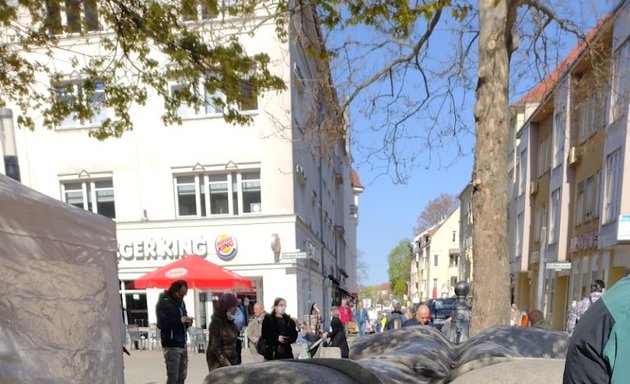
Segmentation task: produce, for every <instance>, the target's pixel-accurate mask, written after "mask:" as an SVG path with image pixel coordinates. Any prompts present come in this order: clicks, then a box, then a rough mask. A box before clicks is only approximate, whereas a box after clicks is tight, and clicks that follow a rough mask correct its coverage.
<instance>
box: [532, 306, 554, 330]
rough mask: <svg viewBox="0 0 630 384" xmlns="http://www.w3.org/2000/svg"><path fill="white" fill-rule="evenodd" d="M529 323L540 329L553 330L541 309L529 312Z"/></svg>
mask: <svg viewBox="0 0 630 384" xmlns="http://www.w3.org/2000/svg"><path fill="white" fill-rule="evenodd" d="M529 323H530V324H531V326H532V327H534V328H538V329H546V330H548V331H550V330H552V329H553V327H552V326H551V323H550V322H548V321H547V320H545V317H544V315H543V313H542V311H541V310H540V309H534V310H531V311H530V312H529Z"/></svg>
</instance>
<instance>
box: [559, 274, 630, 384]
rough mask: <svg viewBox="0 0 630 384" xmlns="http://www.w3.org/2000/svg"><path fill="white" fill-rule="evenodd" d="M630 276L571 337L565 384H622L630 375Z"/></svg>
mask: <svg viewBox="0 0 630 384" xmlns="http://www.w3.org/2000/svg"><path fill="white" fill-rule="evenodd" d="M629 293H630V276H626V277H624V278H623V279H621V280H619V281H618V282H617V283H616V284H615V285H614V286H612V288H610V290H608V291H607V292H606V294H605V295H604V296H603V297H601V300H596V301H595V302H594V303H593V305H591V306H590V308H589V309H588V310H587V311H586V312H585V313H584V314H583V316H582V317H581V318H580V321H579V322H578V324H577V326H576V327H575V331H574V332H573V336H571V339H570V340H569V347H568V348H567V357H566V360H565V365H564V377H563V381H562V382H563V383H564V384H586V383H588V384H608V383H610V384H621V383H627V382H628V378H629V377H630V364H628V362H629V361H630V332H628V323H630V315H629V314H630V300H628V297H629Z"/></svg>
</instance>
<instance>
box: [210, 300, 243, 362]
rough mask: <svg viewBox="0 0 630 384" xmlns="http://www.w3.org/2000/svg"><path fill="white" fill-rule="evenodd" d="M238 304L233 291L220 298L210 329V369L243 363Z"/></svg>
mask: <svg viewBox="0 0 630 384" xmlns="http://www.w3.org/2000/svg"><path fill="white" fill-rule="evenodd" d="M238 304H239V302H238V299H237V298H236V296H235V295H234V294H232V293H224V294H223V295H221V297H220V298H219V305H218V309H217V311H216V312H215V313H214V314H213V315H212V320H211V321H210V329H209V330H208V333H209V336H210V340H209V341H208V348H207V349H206V362H207V363H208V371H212V370H214V369H217V368H221V367H228V366H230V365H238V364H240V363H241V353H240V348H241V346H240V343H239V342H238V334H239V331H238V326H237V325H236V322H235V320H236V309H237V307H238Z"/></svg>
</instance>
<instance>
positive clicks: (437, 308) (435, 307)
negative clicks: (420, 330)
mask: <svg viewBox="0 0 630 384" xmlns="http://www.w3.org/2000/svg"><path fill="white" fill-rule="evenodd" d="M456 301H457V299H456V298H455V297H449V298H446V299H431V300H429V301H428V302H427V305H428V306H429V311H430V312H431V320H432V322H433V326H434V327H436V328H437V329H442V325H444V322H445V321H446V319H448V318H449V317H452V316H453V306H454V305H455V302H456Z"/></svg>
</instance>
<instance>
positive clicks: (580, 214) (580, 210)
mask: <svg viewBox="0 0 630 384" xmlns="http://www.w3.org/2000/svg"><path fill="white" fill-rule="evenodd" d="M583 221H584V181H580V182H579V183H578V185H577V199H576V204H575V225H580V224H582V222H583Z"/></svg>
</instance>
